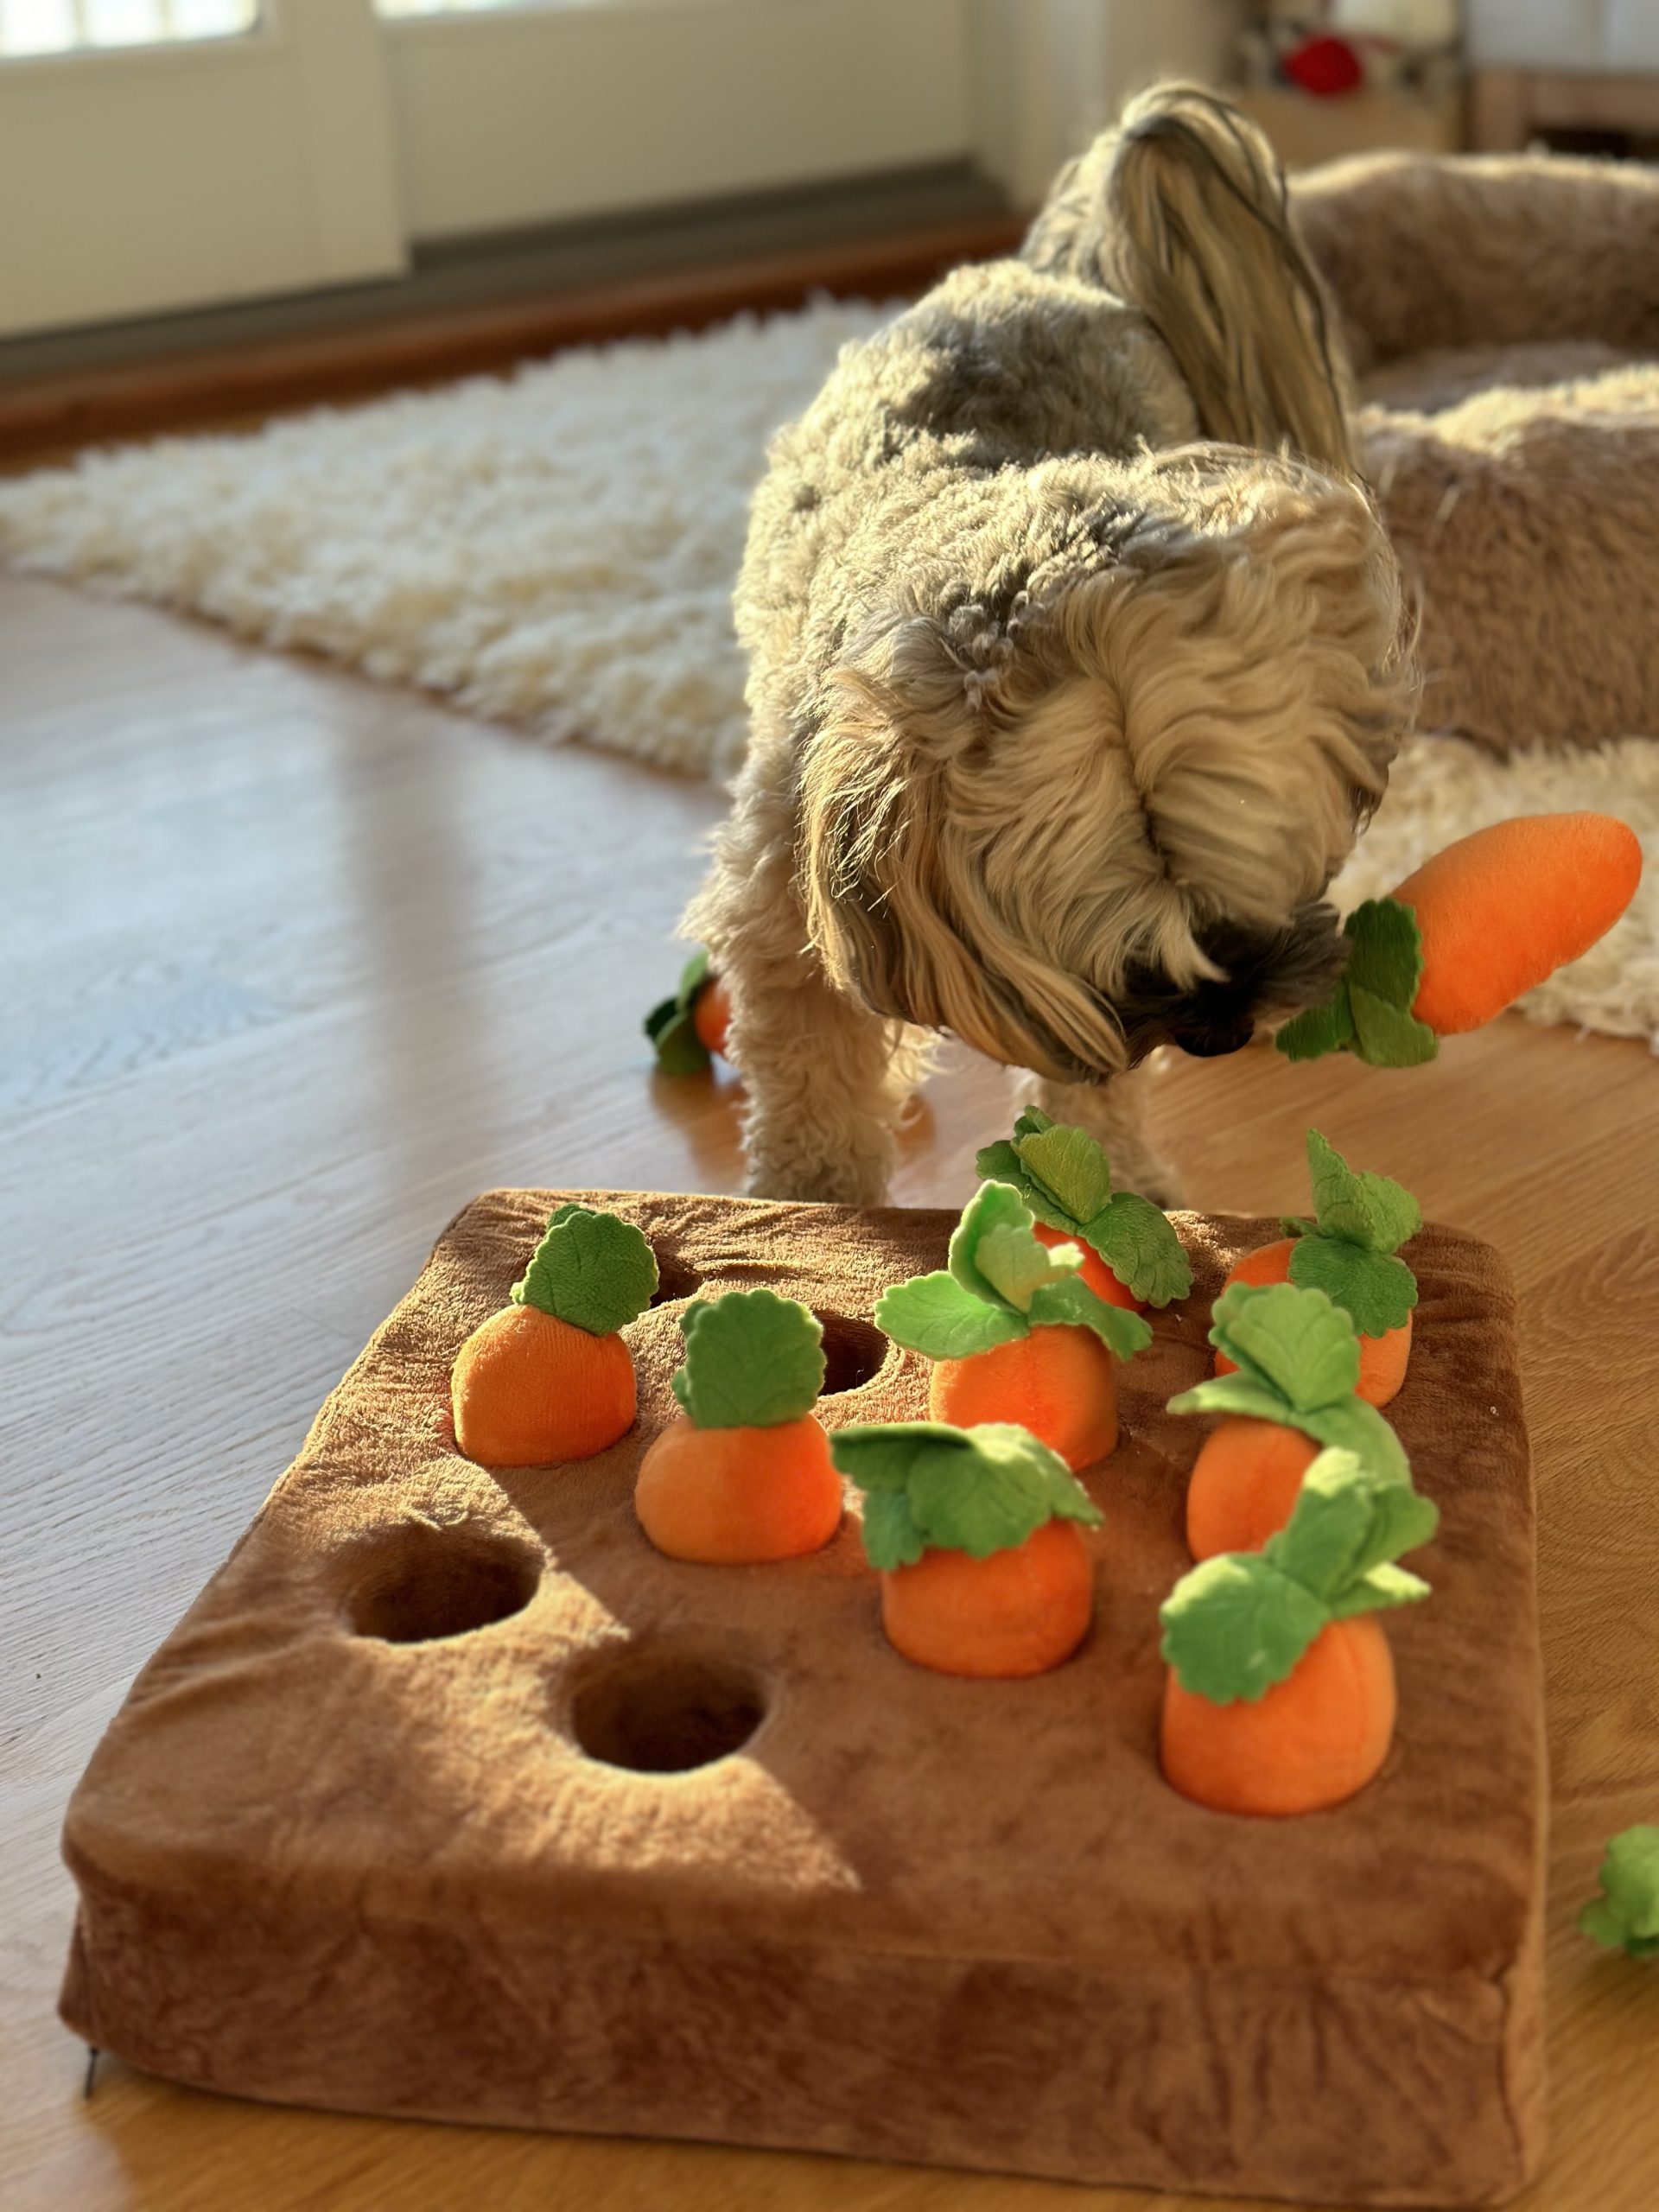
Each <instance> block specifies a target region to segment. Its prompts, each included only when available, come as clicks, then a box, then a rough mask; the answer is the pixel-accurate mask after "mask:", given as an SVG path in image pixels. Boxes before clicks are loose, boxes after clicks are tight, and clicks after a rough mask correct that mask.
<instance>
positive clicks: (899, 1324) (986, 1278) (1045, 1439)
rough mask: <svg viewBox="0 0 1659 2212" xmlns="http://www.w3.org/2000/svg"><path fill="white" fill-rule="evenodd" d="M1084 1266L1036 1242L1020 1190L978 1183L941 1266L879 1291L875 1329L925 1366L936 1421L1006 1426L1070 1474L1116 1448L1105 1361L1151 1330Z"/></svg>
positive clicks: (1069, 1248)
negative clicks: (1093, 1284) (1043, 1448)
mask: <svg viewBox="0 0 1659 2212" xmlns="http://www.w3.org/2000/svg"><path fill="white" fill-rule="evenodd" d="M1082 1265H1083V1253H1082V1250H1081V1249H1080V1248H1079V1247H1078V1246H1077V1245H1076V1244H1062V1245H1060V1246H1058V1248H1057V1249H1053V1250H1050V1249H1048V1247H1046V1245H1043V1244H1041V1243H1039V1242H1038V1240H1037V1238H1036V1236H1034V1234H1033V1224H1032V1217H1031V1214H1030V1212H1029V1211H1028V1210H1027V1206H1026V1204H1025V1202H1024V1200H1023V1199H1022V1198H1020V1193H1019V1192H1017V1191H1015V1190H1014V1189H1012V1188H1011V1187H1010V1186H1009V1185H1007V1184H1006V1183H984V1184H982V1185H980V1188H979V1189H978V1191H977V1192H976V1193H975V1194H974V1197H973V1198H971V1199H970V1200H969V1204H968V1205H967V1206H966V1207H965V1208H964V1209H963V1216H962V1219H961V1221H960V1222H959V1223H958V1224H957V1230H956V1234H955V1235H954V1236H952V1237H951V1239H950V1268H948V1270H945V1269H942V1270H941V1271H940V1272H939V1273H938V1274H931V1275H916V1276H913V1277H912V1279H911V1281H909V1282H903V1283H899V1285H898V1286H897V1287H895V1288H893V1289H892V1290H889V1291H887V1292H886V1293H885V1294H883V1295H882V1297H881V1298H880V1300H879V1301H878V1303H877V1306H876V1309H875V1319H876V1323H877V1325H878V1326H879V1327H880V1328H882V1329H885V1330H886V1331H887V1334H888V1335H889V1336H890V1337H891V1338H893V1342H894V1343H895V1344H903V1345H904V1346H905V1347H906V1350H908V1351H918V1352H922V1353H924V1354H925V1356H926V1357H928V1358H929V1359H931V1360H932V1361H933V1362H934V1367H933V1372H932V1374H931V1376H930V1378H929V1381H928V1391H927V1408H928V1411H929V1412H930V1413H931V1414H932V1416H933V1418H934V1419H935V1420H936V1421H950V1422H954V1423H955V1424H956V1425H957V1427H962V1428H972V1427H975V1426H976V1424H977V1423H979V1422H981V1421H1015V1422H1018V1423H1019V1425H1020V1427H1022V1428H1028V1429H1029V1430H1030V1431H1031V1432H1032V1433H1033V1435H1034V1436H1035V1437H1037V1438H1038V1439H1039V1440H1040V1441H1041V1442H1042V1443H1044V1444H1046V1445H1047V1446H1048V1447H1049V1448H1050V1450H1051V1451H1053V1452H1058V1453H1059V1455H1060V1457H1061V1458H1062V1459H1064V1460H1065V1463H1066V1465H1068V1466H1069V1467H1071V1468H1072V1469H1074V1470H1075V1469H1077V1468H1082V1467H1087V1466H1089V1465H1092V1464H1093V1462H1094V1461H1095V1460H1096V1459H1104V1458H1105V1457H1106V1455H1107V1453H1108V1452H1110V1451H1111V1450H1112V1449H1113V1448H1114V1446H1116V1442H1117V1389H1116V1382H1115V1380H1114V1376H1113V1371H1112V1362H1113V1360H1114V1358H1117V1359H1129V1358H1132V1357H1134V1355H1135V1353H1136V1352H1137V1351H1141V1350H1142V1349H1143V1348H1144V1347H1145V1346H1146V1345H1147V1344H1150V1343H1151V1341H1152V1331H1151V1330H1150V1329H1149V1328H1148V1327H1147V1324H1146V1322H1145V1321H1144V1320H1143V1319H1141V1316H1140V1314H1138V1313H1125V1312H1124V1311H1123V1309H1122V1307H1121V1306H1112V1305H1109V1304H1108V1303H1107V1301H1106V1300H1104V1299H1103V1298H1101V1297H1098V1296H1097V1295H1096V1293H1095V1292H1093V1291H1092V1290H1090V1287H1089V1286H1088V1284H1087V1283H1085V1282H1084V1281H1083V1280H1082V1278H1081V1275H1080V1274H1079V1273H1078V1270H1079V1269H1080V1268H1081V1267H1082Z"/></svg>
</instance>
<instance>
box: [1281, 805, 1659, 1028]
mask: <svg viewBox="0 0 1659 2212" xmlns="http://www.w3.org/2000/svg"><path fill="white" fill-rule="evenodd" d="M1641 880H1642V848H1641V845H1640V844H1639V843H1638V842H1637V836H1636V833H1635V831H1634V830H1632V829H1630V827H1629V826H1628V825H1627V824H1626V823H1623V822H1619V821H1616V820H1615V819H1614V817H1612V816H1611V815H1608V814H1588V813H1586V814H1523V815H1518V816H1516V817H1515V819H1514V820H1512V821H1510V822H1496V823H1492V825H1491V828H1489V829H1477V830H1475V831H1473V832H1472V834H1471V835H1470V836H1467V837H1459V839H1458V841H1457V842H1456V843H1455V844H1452V845H1448V846H1447V847H1446V849H1445V851H1444V852H1440V853H1436V854H1435V855H1434V857H1433V860H1431V861H1426V862H1425V863H1424V865H1423V866H1422V867H1421V868H1419V869H1418V870H1417V872H1416V874H1414V875H1409V876H1408V877H1407V878H1406V880H1405V881H1404V882H1403V883H1402V884H1401V885H1400V886H1399V887H1398V889H1397V890H1395V893H1394V894H1393V896H1392V897H1391V898H1388V899H1367V900H1366V901H1365V903H1364V905H1363V906H1358V907H1356V908H1355V910H1354V912H1352V913H1351V915H1350V916H1349V917H1348V919H1347V921H1346V923H1345V924H1344V928H1345V930H1346V931H1347V934H1348V937H1349V938H1350V939H1351V948H1352V949H1351V952H1350V955H1349V959H1348V966H1347V969H1346V970H1345V972H1344V976H1343V978H1342V981H1341V982H1340V983H1338V986H1337V991H1336V995H1335V996H1334V997H1333V998H1332V999H1331V1000H1330V1001H1327V1003H1326V1004H1325V1005H1324V1006H1319V1007H1308V1008H1307V1009H1306V1012H1304V1013H1302V1014H1298V1015H1296V1017H1295V1019H1294V1020H1291V1021H1287V1023H1286V1024H1285V1026H1284V1027H1283V1028H1282V1029H1281V1030H1280V1032H1279V1034H1278V1036H1277V1038H1276V1039H1274V1042H1275V1043H1276V1044H1277V1046H1278V1047H1279V1050H1280V1051H1281V1052H1283V1053H1285V1054H1286V1055H1287V1057H1288V1058H1291V1059H1293V1060H1311V1059H1316V1058H1318V1057H1319V1054H1320V1053H1322V1052H1339V1051H1341V1052H1354V1053H1357V1055H1358V1057H1359V1058H1361V1059H1363V1060H1369V1061H1370V1063H1371V1065H1373V1066H1374V1067H1414V1066H1415V1065H1418V1064H1419V1063H1420V1062H1421V1061H1423V1060H1432V1059H1433V1058H1434V1055H1435V1053H1436V1052H1438V1050H1439V1049H1440V1039H1441V1038H1442V1037H1452V1036H1456V1035H1459V1033H1462V1032H1463V1031H1465V1030H1467V1029H1478V1028H1480V1027H1482V1026H1483V1025H1484V1023H1486V1022H1488V1021H1491V1020H1495V1019H1496V1018H1497V1015H1498V1014H1502V1013H1503V1009H1504V1007H1508V1006H1513V1005H1514V1003H1515V1001H1516V999H1518V998H1520V997H1521V996H1522V995H1523V994H1524V993H1526V992H1527V991H1529V990H1531V989H1532V988H1533V987H1534V986H1535V984H1538V983H1541V982H1543V981H1544V979H1545V977H1546V976H1552V975H1554V972H1555V970H1556V969H1558V968H1563V967H1565V966H1566V964H1567V962H1568V961H1569V960H1576V959H1577V958H1578V957H1579V956H1580V953H1584V952H1587V951H1588V950H1590V947H1591V946H1592V944H1595V943H1596V942H1597V940H1598V939H1599V938H1604V937H1605V936H1606V934H1607V932H1608V931H1609V930H1610V929H1611V927H1612V926H1613V924H1614V923H1615V922H1616V921H1618V918H1619V916H1620V915H1621V914H1622V913H1623V912H1624V909H1625V908H1626V907H1627V906H1629V905H1630V900H1631V899H1633V898H1634V897H1635V895H1636V887H1637V884H1638V883H1639V882H1640V881H1641Z"/></svg>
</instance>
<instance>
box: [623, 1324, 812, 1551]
mask: <svg viewBox="0 0 1659 2212" xmlns="http://www.w3.org/2000/svg"><path fill="white" fill-rule="evenodd" d="M683 1328H684V1331H685V1364H684V1366H683V1367H682V1368H681V1369H680V1370H679V1372H678V1373H677V1375H676V1376H675V1377H674V1385H673V1387H674V1395H675V1396H676V1397H677V1399H678V1400H679V1402H680V1404H681V1406H682V1408H683V1412H682V1414H681V1415H680V1417H679V1418H678V1419H677V1420H676V1421H671V1423H670V1424H669V1426H668V1427H666V1428H665V1429H664V1431H663V1432H662V1433H661V1435H659V1436H658V1438H657V1439H656V1440H655V1442H654V1443H653V1444H652V1446H651V1449H650V1450H649V1451H648V1452H646V1454H645V1459H644V1460H643V1461H642V1462H641V1464H640V1468H639V1479H638V1481H637V1482H636V1484H635V1485H634V1492H633V1504H634V1510H635V1512H636V1513H638V1515H639V1525H640V1527H641V1528H642V1529H644V1530H645V1534H646V1535H648V1536H649V1537H650V1538H651V1541H652V1543H653V1544H655V1545H656V1547H657V1548H658V1551H660V1552H666V1553H667V1554H669V1556H670V1557H671V1559H685V1560H702V1561H705V1562H707V1563H709V1564H712V1565H716V1566H734V1565H744V1564H749V1565H753V1564H756V1563H759V1562H760V1561H761V1560H778V1559H793V1558H795V1557H797V1556H798V1554H801V1553H804V1552H815V1551H817V1550H819V1549H820V1548H822V1546H823V1545H825V1544H827V1543H828V1542H829V1539H830V1537H831V1536H833V1535H835V1533H836V1529H838V1528H839V1527H840V1525H841V1504H842V1494H841V1478H840V1476H839V1475H837V1474H836V1471H835V1468H834V1467H833V1465H831V1464H830V1459H829V1438H828V1437H827V1436H826V1435H825V1434H824V1433H823V1428H822V1427H820V1426H819V1424H818V1422H817V1421H816V1420H815V1419H814V1418H813V1414H812V1408H813V1406H814V1405H815V1404H816V1403H817V1397H818V1393H819V1391H820V1390H821V1389H823V1329H822V1328H821V1327H820V1326H819V1324H818V1321H817V1317H816V1315H814V1314H813V1313H810V1312H809V1311H808V1309H807V1308H806V1307H805V1306H798V1305H797V1304H796V1302H795V1300H793V1299H792V1298H779V1295H778V1294H777V1293H776V1292H775V1291H771V1290H734V1291H728V1294H726V1296H725V1297H724V1298H715V1299H701V1298H700V1299H698V1300H696V1302H695V1303H694V1304H693V1305H691V1306H688V1307H687V1308H686V1313H685V1319H684V1322H683Z"/></svg>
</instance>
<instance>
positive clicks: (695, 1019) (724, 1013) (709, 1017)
mask: <svg viewBox="0 0 1659 2212" xmlns="http://www.w3.org/2000/svg"><path fill="white" fill-rule="evenodd" d="M731 1021H732V1002H731V1000H730V998H729V996H728V994H727V990H726V986H725V984H724V983H723V982H721V980H720V978H719V977H718V976H715V975H713V974H711V973H710V970H709V955H708V954H707V953H706V952H704V951H702V950H697V951H696V952H694V953H693V954H692V956H691V957H690V959H689V960H688V961H687V962H686V963H685V965H684V967H683V969H681V970H680V983H679V988H678V989H677V991H676V992H675V994H674V995H673V997H672V998H671V999H664V1001H662V1003H661V1005H660V1006H654V1007H652V1010H651V1012H650V1013H649V1014H647V1015H646V1016H645V1034H646V1036H647V1037H649V1038H650V1039H651V1041H652V1045H653V1046H655V1048H656V1052H657V1065H658V1067H659V1068H660V1069H661V1070H662V1071H663V1073H664V1075H697V1074H700V1073H701V1072H702V1070H703V1069H704V1068H706V1067H707V1066H708V1065H709V1061H710V1059H711V1058H715V1057H716V1056H718V1057H719V1058H721V1059H724V1058H725V1057H726V1037H727V1033H728V1030H729V1029H730V1027H731Z"/></svg>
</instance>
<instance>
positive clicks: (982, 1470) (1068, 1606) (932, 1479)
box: [829, 1421, 1103, 1677]
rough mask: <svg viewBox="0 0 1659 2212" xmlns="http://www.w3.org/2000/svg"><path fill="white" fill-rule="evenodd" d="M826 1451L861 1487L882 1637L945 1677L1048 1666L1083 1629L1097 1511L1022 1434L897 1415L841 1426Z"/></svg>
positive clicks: (1037, 1670) (1089, 1605)
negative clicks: (1087, 1533) (1087, 1540)
mask: <svg viewBox="0 0 1659 2212" xmlns="http://www.w3.org/2000/svg"><path fill="white" fill-rule="evenodd" d="M829 1449H830V1452H832V1454H833V1455H834V1458H835V1463H836V1466H837V1467H839V1468H840V1470H841V1471H842V1474H844V1475H847V1476H849V1477H850V1478H852V1480H853V1481H854V1482H855V1483H856V1484H858V1486H859V1488H860V1489H861V1491H863V1492H864V1550H865V1554H866V1555H867V1557H868V1560H869V1562H870V1565H871V1566H872V1567H874V1568H875V1569H876V1570H877V1571H878V1573H880V1577H881V1624H882V1626H883V1628H884V1629H885V1630H887V1640H888V1642H889V1643H891V1644H892V1645H893V1649H895V1650H897V1651H900V1652H902V1653H903V1654H904V1656H905V1657H906V1659H912V1660H914V1661H915V1662H916V1663H917V1665H918V1666H921V1667H931V1668H933V1669H936V1670H937V1671H938V1673H940V1674H944V1675H979V1676H981V1677H988V1676H1002V1677H1009V1676H1015V1675H1040V1674H1045V1673H1046V1672H1047V1670H1048V1669H1050V1668H1051V1667H1058V1665H1059V1664H1060V1662H1061V1661H1062V1660H1064V1659H1069V1658H1070V1657H1071V1654H1072V1653H1073V1652H1074V1651H1075V1650H1076V1649H1077V1646H1078V1644H1080V1643H1082V1642H1083V1639H1084V1637H1085V1636H1086V1635H1087V1634H1088V1632H1089V1623H1090V1617H1091V1615H1092V1612H1093V1609H1094V1569H1093V1567H1092V1565H1091V1563H1090V1558H1089V1553H1088V1548H1087V1547H1086V1546H1085V1544H1084V1541H1083V1536H1082V1533H1081V1530H1082V1529H1083V1528H1084V1527H1090V1528H1094V1527H1097V1526H1098V1525H1099V1523H1100V1521H1101V1519H1102V1517H1103V1516H1102V1514H1101V1511H1100V1509H1099V1507H1098V1506H1097V1505H1096V1504H1095V1503H1093V1502H1092V1501H1091V1499H1090V1497H1089V1496H1088V1493H1087V1492H1086V1491H1084V1489H1083V1487H1082V1485H1081V1484H1079V1483H1078V1482H1077V1480H1076V1478H1074V1477H1073V1476H1072V1475H1071V1473H1070V1472H1069V1471H1068V1470H1067V1468H1066V1466H1065V1462H1064V1461H1063V1460H1061V1459H1058V1457H1057V1456H1056V1454H1055V1453H1054V1452H1051V1451H1050V1450H1049V1449H1048V1447H1047V1446H1046V1445H1044V1444H1040V1443H1039V1441H1038V1440H1037V1439H1036V1438H1035V1437H1034V1436H1033V1435H1032V1434H1031V1433H1030V1432H1029V1431H1028V1430H1027V1429H1023V1428H1016V1427H1012V1426H1009V1425H1007V1424H1003V1423H991V1424H988V1425H987V1426H985V1427H981V1428H975V1429H961V1428H952V1427H949V1426H948V1425H947V1424H945V1423H944V1422H940V1421H895V1422H889V1423H885V1424H870V1425H868V1426H865V1427H854V1428H840V1429H837V1430H836V1433H835V1434H834V1435H833V1436H832V1437H831V1438H830V1440H829Z"/></svg>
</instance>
